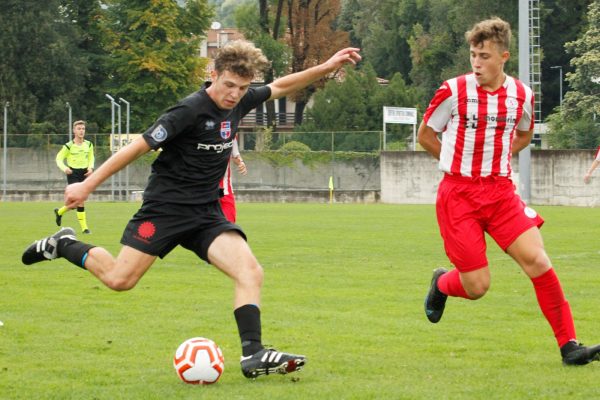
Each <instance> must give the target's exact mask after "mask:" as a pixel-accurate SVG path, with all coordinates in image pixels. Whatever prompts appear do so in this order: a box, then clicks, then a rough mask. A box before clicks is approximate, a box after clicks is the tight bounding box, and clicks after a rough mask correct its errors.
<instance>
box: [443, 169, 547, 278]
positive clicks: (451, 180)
mask: <svg viewBox="0 0 600 400" xmlns="http://www.w3.org/2000/svg"><path fill="white" fill-rule="evenodd" d="M436 212H437V219H438V225H439V227H440V233H441V235H442V238H443V239H444V248H445V250H446V254H447V255H448V258H449V259H450V262H452V264H453V265H454V266H455V267H456V268H457V269H458V270H459V271H460V272H469V271H474V270H476V269H479V268H483V267H486V266H487V265H488V261H487V257H486V243H485V234H484V233H485V232H487V233H488V234H489V235H490V236H491V237H492V238H493V239H494V240H495V241H496V243H498V245H499V246H500V247H501V248H502V250H504V251H506V249H507V248H508V246H510V245H511V244H512V242H514V241H515V239H517V238H518V237H519V236H520V235H521V234H522V233H523V232H525V231H527V230H528V229H530V228H532V227H534V226H537V227H538V228H539V227H541V226H542V224H543V223H544V220H543V219H542V217H540V216H539V215H538V214H537V213H536V212H535V211H534V210H533V209H531V208H529V207H527V206H526V205H525V203H524V202H523V200H521V198H520V197H519V195H517V194H516V193H515V187H514V185H513V183H512V181H511V180H510V179H508V178H505V177H484V178H468V177H460V176H458V177H457V176H453V175H445V176H444V179H443V180H442V182H441V183H440V187H439V189H438V194H437V201H436Z"/></svg>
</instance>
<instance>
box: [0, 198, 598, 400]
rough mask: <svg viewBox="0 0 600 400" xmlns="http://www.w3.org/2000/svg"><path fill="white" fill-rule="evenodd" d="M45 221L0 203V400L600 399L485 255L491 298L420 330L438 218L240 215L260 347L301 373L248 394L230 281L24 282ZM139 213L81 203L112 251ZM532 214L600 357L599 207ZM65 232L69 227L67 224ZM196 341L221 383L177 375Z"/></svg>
mask: <svg viewBox="0 0 600 400" xmlns="http://www.w3.org/2000/svg"><path fill="white" fill-rule="evenodd" d="M55 206H56V204H51V203H0V226H2V234H1V249H2V250H1V254H2V257H1V258H0V321H2V322H3V323H4V326H2V327H0V398H1V399H265V398H266V399H311V400H316V399H336V400H337V399H361V400H362V399H579V398H580V399H593V398H598V397H599V396H600V388H599V387H598V385H597V379H598V376H600V363H594V364H592V365H588V366H586V367H577V368H566V367H563V366H562V364H561V360H560V356H559V352H558V348H557V346H556V343H555V340H554V337H553V335H552V332H551V330H550V327H549V326H548V325H547V323H546V321H545V319H544V318H543V316H542V314H541V312H540V311H539V309H538V306H537V303H536V300H535V295H534V292H533V289H532V286H531V283H530V281H529V280H528V279H527V278H526V276H525V275H524V274H523V273H522V272H521V271H520V269H519V268H518V266H517V265H516V264H515V263H514V262H512V261H511V260H510V259H509V257H508V256H506V255H505V254H503V253H502V252H501V251H499V250H498V249H497V247H496V245H495V244H494V243H493V242H492V243H490V242H489V241H488V244H489V245H490V250H489V252H488V256H489V259H490V263H491V265H492V287H491V289H490V291H489V293H488V294H487V295H486V296H485V297H484V298H483V299H481V300H478V301H476V302H469V301H466V300H459V299H450V300H449V302H448V305H447V307H446V312H445V314H444V318H443V319H442V321H441V322H440V323H439V324H437V325H434V324H430V323H429V322H428V321H427V319H426V318H425V316H424V313H423V298H424V296H425V293H426V291H427V288H428V285H429V280H430V277H431V271H432V269H433V268H434V267H436V266H439V265H447V264H448V263H447V260H446V257H445V254H444V252H443V248H442V243H441V239H440V237H439V234H438V230H437V224H436V221H435V215H434V208H433V206H396V205H341V204H340V205H337V204H336V205H328V204H240V205H239V209H238V213H239V223H240V225H242V227H243V228H244V229H245V231H246V233H247V234H248V237H249V242H250V245H251V246H252V248H253V250H254V252H255V254H256V255H257V257H258V259H259V260H260V262H261V264H262V265H263V266H264V269H265V285H264V291H263V301H262V316H263V339H264V342H265V343H266V344H271V345H273V346H275V347H277V348H279V349H281V350H284V351H289V352H297V353H301V354H306V355H307V356H308V358H309V362H308V364H307V366H306V368H305V370H303V371H301V372H300V373H297V374H293V375H287V376H279V375H278V376H269V377H263V378H259V379H257V380H255V381H249V380H247V379H246V378H244V377H243V376H242V374H241V373H240V370H239V356H240V349H239V338H238V335H237V329H236V326H235V322H234V318H233V313H232V284H231V282H230V281H229V279H228V278H226V277H225V276H224V275H222V274H221V273H220V272H218V271H216V270H215V269H214V268H212V267H210V266H208V265H206V264H204V263H203V262H202V261H200V260H198V259H197V258H195V256H194V255H193V254H192V253H190V252H187V251H185V250H183V249H176V250H175V251H173V252H172V253H171V254H170V255H169V256H168V257H167V258H166V259H164V260H159V261H158V262H157V263H156V264H155V265H154V266H153V267H152V268H151V269H150V271H149V272H148V273H147V274H146V276H144V278H143V279H142V280H141V281H140V283H139V284H138V286H136V287H135V288H134V289H133V290H131V291H129V292H123V293H117V292H112V291H110V290H109V289H107V288H105V287H103V286H102V284H101V283H100V282H99V281H97V280H96V279H95V278H93V277H92V276H91V275H90V274H89V273H88V272H86V271H82V270H79V269H78V268H75V267H74V266H72V265H70V264H68V263H67V262H66V261H64V260H58V261H53V262H44V263H41V264H37V265H34V266H31V267H25V266H23V265H22V264H21V262H20V257H21V253H22V251H23V249H24V248H25V247H26V246H27V245H28V244H29V243H30V242H31V241H32V240H33V239H37V238H39V237H42V236H45V235H47V234H48V233H52V232H54V231H55V230H56V227H55V226H54V218H53V214H52V209H53V208H54V207H55ZM138 206H139V204H113V203H88V204H86V209H87V210H88V214H89V222H90V227H91V229H92V231H93V234H92V235H91V236H90V237H89V238H87V237H86V239H89V241H90V242H92V243H94V244H96V245H100V246H104V247H106V248H108V249H109V250H111V251H112V252H113V253H114V252H116V251H117V249H118V248H119V244H118V241H119V239H120V235H121V232H122V229H123V227H124V226H125V223H126V222H127V221H128V219H129V218H130V216H131V215H132V214H133V212H134V211H135V210H136V209H137V207H138ZM537 210H538V211H539V212H540V213H541V214H542V215H543V216H544V218H545V219H546V225H545V226H544V228H543V229H542V232H543V234H544V239H545V243H546V247H547V249H548V253H549V255H550V257H551V258H552V260H553V262H554V265H555V267H556V269H557V271H558V274H559V277H560V278H561V280H562V284H563V287H564V289H565V292H566V294H567V297H568V299H569V301H570V303H571V307H572V309H573V313H574V316H575V322H576V325H577V328H578V335H579V338H580V340H582V341H583V342H584V343H587V344H595V343H600V318H599V311H598V310H600V296H598V288H600V270H599V268H600V246H599V245H598V237H599V236H600V225H598V224H597V221H598V220H600V209H596V208H594V209H592V208H569V207H538V208H537ZM63 221H64V224H65V225H71V226H76V225H77V222H76V219H75V215H74V214H73V213H72V214H67V215H66V216H65V217H64V218H63ZM194 336H205V337H209V338H211V339H213V340H215V341H216V342H217V343H218V344H219V345H220V346H221V348H222V349H223V352H224V355H225V373H224V375H223V376H222V377H221V379H220V381H219V382H218V383H217V384H216V385H211V386H206V387H200V386H194V385H186V384H184V383H183V382H181V381H179V379H178V378H177V376H176V374H175V371H174V369H173V366H172V357H173V354H174V352H175V349H176V348H177V346H178V345H179V344H180V343H181V342H182V341H183V340H185V339H187V338H190V337H194ZM292 377H298V378H300V379H299V380H298V381H295V380H292Z"/></svg>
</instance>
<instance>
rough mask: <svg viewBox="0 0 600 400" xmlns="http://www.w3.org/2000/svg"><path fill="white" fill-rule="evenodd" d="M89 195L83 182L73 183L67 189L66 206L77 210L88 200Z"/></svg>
mask: <svg viewBox="0 0 600 400" xmlns="http://www.w3.org/2000/svg"><path fill="white" fill-rule="evenodd" d="M89 194H90V193H89V191H88V190H87V189H86V187H85V185H84V183H83V182H77V183H72V184H70V185H68V186H67V188H66V189H65V206H67V207H68V208H76V207H77V205H78V204H83V203H84V202H85V201H86V200H87V198H88V196H89Z"/></svg>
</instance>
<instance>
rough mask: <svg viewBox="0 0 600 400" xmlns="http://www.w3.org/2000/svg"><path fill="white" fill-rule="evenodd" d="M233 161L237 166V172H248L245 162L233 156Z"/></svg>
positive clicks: (243, 173)
mask: <svg viewBox="0 0 600 400" xmlns="http://www.w3.org/2000/svg"><path fill="white" fill-rule="evenodd" d="M233 162H234V163H236V165H237V167H238V172H239V173H240V174H242V175H246V174H247V173H248V168H246V163H245V162H244V160H242V159H241V158H237V157H236V158H234V159H233Z"/></svg>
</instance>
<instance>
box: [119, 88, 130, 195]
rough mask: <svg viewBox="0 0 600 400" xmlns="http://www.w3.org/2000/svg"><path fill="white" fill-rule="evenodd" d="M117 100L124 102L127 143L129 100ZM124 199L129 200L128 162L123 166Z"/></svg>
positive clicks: (120, 98) (126, 138) (126, 140)
mask: <svg viewBox="0 0 600 400" xmlns="http://www.w3.org/2000/svg"><path fill="white" fill-rule="evenodd" d="M119 101H121V102H123V103H125V142H127V144H129V102H128V101H127V100H125V99H124V98H122V97H119ZM125 196H126V197H125V200H129V164H127V166H126V167H125Z"/></svg>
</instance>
